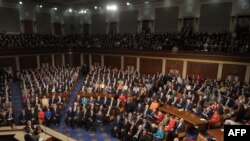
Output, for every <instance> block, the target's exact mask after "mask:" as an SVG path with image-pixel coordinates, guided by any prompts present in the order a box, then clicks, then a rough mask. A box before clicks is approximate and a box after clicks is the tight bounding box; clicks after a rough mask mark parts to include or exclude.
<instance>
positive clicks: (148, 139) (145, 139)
mask: <svg viewBox="0 0 250 141" xmlns="http://www.w3.org/2000/svg"><path fill="white" fill-rule="evenodd" d="M151 140H152V138H151V136H150V135H149V134H142V135H141V136H140V138H139V141H151Z"/></svg>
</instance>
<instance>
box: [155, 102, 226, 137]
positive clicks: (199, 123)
mask: <svg viewBox="0 0 250 141" xmlns="http://www.w3.org/2000/svg"><path fill="white" fill-rule="evenodd" d="M158 109H159V110H160V111H162V112H164V113H169V114H171V115H173V116H176V117H179V118H183V119H184V120H185V122H186V123H188V124H189V125H192V126H194V127H198V131H199V132H201V133H205V132H206V131H207V133H208V134H209V135H211V136H212V137H214V138H215V139H216V141H224V133H223V132H222V131H221V129H211V130H207V124H208V123H207V121H205V120H202V118H201V117H199V116H197V115H195V114H193V113H192V112H189V111H182V110H179V109H177V108H175V107H172V106H169V105H164V106H161V107H159V108H158Z"/></svg>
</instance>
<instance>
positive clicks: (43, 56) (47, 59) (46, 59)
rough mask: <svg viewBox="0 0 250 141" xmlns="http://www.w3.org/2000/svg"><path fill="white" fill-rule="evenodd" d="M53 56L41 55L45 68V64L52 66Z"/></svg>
mask: <svg viewBox="0 0 250 141" xmlns="http://www.w3.org/2000/svg"><path fill="white" fill-rule="evenodd" d="M51 60H52V59H51V55H40V65H41V67H42V66H43V63H48V64H49V65H50V66H51V65H52V64H51Z"/></svg>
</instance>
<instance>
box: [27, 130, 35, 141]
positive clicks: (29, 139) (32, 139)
mask: <svg viewBox="0 0 250 141" xmlns="http://www.w3.org/2000/svg"><path fill="white" fill-rule="evenodd" d="M32 133H33V130H32V129H28V131H27V133H26V134H25V135H24V140H25V141H35V137H34V136H33V134H32Z"/></svg>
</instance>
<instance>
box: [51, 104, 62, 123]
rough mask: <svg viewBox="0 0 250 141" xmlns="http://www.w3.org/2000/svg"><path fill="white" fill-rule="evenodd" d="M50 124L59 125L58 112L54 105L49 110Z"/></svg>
mask: <svg viewBox="0 0 250 141" xmlns="http://www.w3.org/2000/svg"><path fill="white" fill-rule="evenodd" d="M51 123H52V124H55V125H59V123H60V110H59V108H58V107H57V105H56V104H54V105H53V108H52V110H51Z"/></svg>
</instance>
